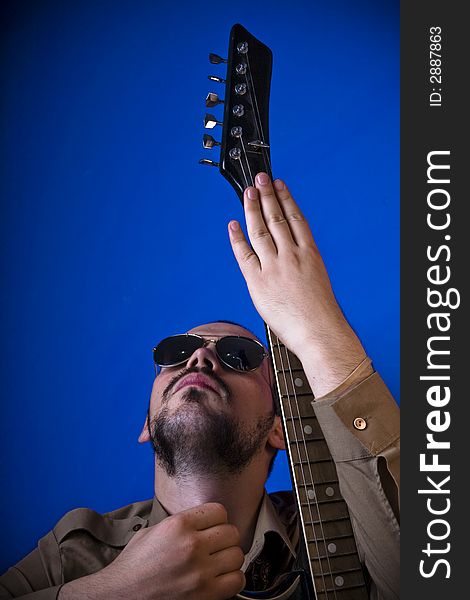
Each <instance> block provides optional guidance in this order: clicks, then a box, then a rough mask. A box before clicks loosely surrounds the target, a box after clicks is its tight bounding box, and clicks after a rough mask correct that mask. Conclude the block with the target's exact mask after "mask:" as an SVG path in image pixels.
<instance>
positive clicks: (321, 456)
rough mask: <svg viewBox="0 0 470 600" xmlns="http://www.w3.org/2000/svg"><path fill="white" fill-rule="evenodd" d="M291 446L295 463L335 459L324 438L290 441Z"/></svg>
mask: <svg viewBox="0 0 470 600" xmlns="http://www.w3.org/2000/svg"><path fill="white" fill-rule="evenodd" d="M289 448H290V451H291V454H292V460H293V464H294V465H295V464H296V463H304V464H309V463H310V462H312V461H314V462H315V463H317V462H327V461H330V462H331V461H332V460H333V459H332V458H331V454H330V450H329V448H328V446H327V443H326V441H325V440H324V439H323V440H316V441H315V440H309V439H305V440H296V441H295V442H289Z"/></svg>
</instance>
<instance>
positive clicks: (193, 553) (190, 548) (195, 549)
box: [184, 535, 202, 558]
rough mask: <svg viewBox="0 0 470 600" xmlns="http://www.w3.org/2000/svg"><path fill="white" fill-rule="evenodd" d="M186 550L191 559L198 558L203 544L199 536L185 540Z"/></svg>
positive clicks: (192, 536)
mask: <svg viewBox="0 0 470 600" xmlns="http://www.w3.org/2000/svg"><path fill="white" fill-rule="evenodd" d="M184 549H185V554H186V556H188V557H189V558H194V557H198V556H199V555H200V553H201V550H202V542H201V540H200V539H199V538H198V537H197V536H195V535H190V536H188V537H187V539H186V540H185V544H184Z"/></svg>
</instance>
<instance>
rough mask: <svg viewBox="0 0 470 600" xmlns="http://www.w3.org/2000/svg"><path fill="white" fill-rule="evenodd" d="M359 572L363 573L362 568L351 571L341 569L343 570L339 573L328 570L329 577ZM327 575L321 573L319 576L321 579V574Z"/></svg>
mask: <svg viewBox="0 0 470 600" xmlns="http://www.w3.org/2000/svg"><path fill="white" fill-rule="evenodd" d="M358 571H361V574H362V567H361V566H359V567H351V568H350V569H341V570H337V571H332V570H328V576H331V575H343V574H346V573H357V572H358ZM322 573H325V571H320V573H319V575H320V577H321V576H322V575H321V574H322Z"/></svg>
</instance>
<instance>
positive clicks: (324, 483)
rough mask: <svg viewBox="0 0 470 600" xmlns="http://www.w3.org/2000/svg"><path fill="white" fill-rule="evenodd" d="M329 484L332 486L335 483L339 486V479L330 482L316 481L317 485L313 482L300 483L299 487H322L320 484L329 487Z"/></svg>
mask: <svg viewBox="0 0 470 600" xmlns="http://www.w3.org/2000/svg"><path fill="white" fill-rule="evenodd" d="M329 483H330V484H332V485H333V484H335V483H336V484H339V482H338V480H337V479H330V480H329V481H316V482H315V484H314V483H313V482H312V483H298V484H297V487H304V488H307V487H312V485H320V484H323V485H327V484H329Z"/></svg>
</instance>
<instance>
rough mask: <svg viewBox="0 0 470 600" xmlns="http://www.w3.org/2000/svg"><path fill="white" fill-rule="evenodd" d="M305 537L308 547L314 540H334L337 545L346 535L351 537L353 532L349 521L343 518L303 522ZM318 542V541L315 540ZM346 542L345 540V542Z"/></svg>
mask: <svg viewBox="0 0 470 600" xmlns="http://www.w3.org/2000/svg"><path fill="white" fill-rule="evenodd" d="M304 524H305V538H306V542H307V545H308V546H309V547H310V546H311V545H312V543H314V541H315V540H318V541H320V542H322V541H326V542H328V543H330V542H334V543H335V544H337V546H338V547H339V546H340V544H342V542H343V541H345V539H346V537H353V536H354V533H353V530H352V526H351V521H350V520H346V519H343V520H341V521H338V520H333V521H331V522H329V523H328V522H323V521H322V522H321V523H317V524H315V525H313V524H312V525H309V524H308V523H305V522H304ZM317 543H318V542H317ZM346 543H347V542H346Z"/></svg>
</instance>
